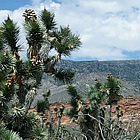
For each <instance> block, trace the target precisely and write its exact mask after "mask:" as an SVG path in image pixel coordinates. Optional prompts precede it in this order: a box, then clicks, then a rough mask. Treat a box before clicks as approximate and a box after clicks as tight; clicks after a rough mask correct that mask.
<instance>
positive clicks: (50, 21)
mask: <svg viewBox="0 0 140 140" xmlns="http://www.w3.org/2000/svg"><path fill="white" fill-rule="evenodd" d="M54 16H55V15H54V14H53V13H51V12H49V11H47V10H46V9H44V10H43V11H42V13H41V15H40V20H41V21H42V22H43V24H44V26H45V28H46V33H49V31H51V30H53V29H55V26H56V22H55V19H54Z"/></svg>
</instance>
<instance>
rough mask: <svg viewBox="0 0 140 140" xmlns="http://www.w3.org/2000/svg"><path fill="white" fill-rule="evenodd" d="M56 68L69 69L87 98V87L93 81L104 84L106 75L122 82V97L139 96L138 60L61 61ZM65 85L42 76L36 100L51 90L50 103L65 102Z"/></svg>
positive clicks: (139, 62)
mask: <svg viewBox="0 0 140 140" xmlns="http://www.w3.org/2000/svg"><path fill="white" fill-rule="evenodd" d="M56 67H57V68H58V69H60V68H63V69H70V70H72V71H73V72H75V79H74V84H75V85H76V86H77V89H78V91H79V92H80V93H81V94H82V95H83V96H84V97H86V96H87V93H88V86H91V85H94V84H95V79H96V78H97V79H99V80H100V81H102V82H104V81H105V79H106V76H107V73H112V74H113V75H114V76H119V77H120V79H121V81H122V86H123V87H122V94H123V95H124V96H131V95H132V96H140V60H122V61H70V60H62V61H61V62H59V63H58V64H57V65H56ZM66 87H67V86H66V85H63V83H62V82H58V81H55V80H54V78H53V77H52V76H49V75H46V74H44V75H43V79H42V85H41V87H40V89H39V90H38V96H37V98H41V93H44V92H46V90H47V89H48V88H49V89H50V90H51V93H52V95H51V97H50V102H58V101H67V100H68V99H69V96H68V94H67V91H66ZM37 98H36V99H37Z"/></svg>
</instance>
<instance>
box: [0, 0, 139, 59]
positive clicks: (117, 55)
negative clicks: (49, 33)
mask: <svg viewBox="0 0 140 140" xmlns="http://www.w3.org/2000/svg"><path fill="white" fill-rule="evenodd" d="M44 7H46V9H47V10H49V11H50V12H53V13H54V14H55V20H56V22H57V26H58V27H59V26H60V25H62V26H67V25H69V27H70V28H71V30H72V32H73V33H75V34H77V35H80V38H81V42H82V45H81V48H80V49H79V50H77V51H75V52H73V53H72V55H71V57H67V59H71V60H102V61H105V60H133V59H135V60H138V59H140V0H0V23H2V22H3V20H4V19H6V18H7V15H9V16H10V17H11V18H12V19H13V20H14V21H15V22H17V24H18V25H19V26H20V27H21V38H22V41H23V42H25V34H24V29H23V27H22V25H23V20H24V19H23V17H22V13H23V12H24V11H25V9H33V10H35V12H36V13H37V14H39V13H40V12H41V10H43V8H44ZM25 48H27V45H25ZM22 54H23V57H24V55H25V53H23V52H22Z"/></svg>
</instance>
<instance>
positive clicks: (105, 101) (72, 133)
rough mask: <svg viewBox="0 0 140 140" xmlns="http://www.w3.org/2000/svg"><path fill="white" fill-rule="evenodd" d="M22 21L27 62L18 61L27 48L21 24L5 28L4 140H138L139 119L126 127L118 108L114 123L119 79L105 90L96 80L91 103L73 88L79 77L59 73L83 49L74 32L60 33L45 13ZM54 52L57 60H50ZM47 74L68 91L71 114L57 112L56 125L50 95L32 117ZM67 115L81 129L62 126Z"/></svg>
mask: <svg viewBox="0 0 140 140" xmlns="http://www.w3.org/2000/svg"><path fill="white" fill-rule="evenodd" d="M23 17H24V18H25V21H24V28H25V33H26V40H27V46H28V47H27V48H28V49H27V60H26V61H24V60H22V59H21V57H20V55H19V51H20V50H21V49H22V44H21V42H20V36H19V35H20V28H19V27H18V26H17V24H16V23H15V22H14V21H13V20H12V19H11V18H10V17H9V16H8V17H7V19H6V20H4V22H3V23H2V26H1V27H0V140H22V139H24V140H60V139H61V140H76V139H77V140H82V139H83V140H92V139H93V140H94V139H95V140H112V139H119V140H122V139H124V140H125V139H126V140H127V139H133V140H136V139H139V137H140V129H139V125H133V126H134V127H132V120H133V117H134V114H132V117H131V118H130V119H129V122H128V124H127V125H124V122H122V121H121V117H122V116H123V112H122V111H121V110H120V107H119V106H117V107H116V112H117V114H116V118H115V119H113V118H112V106H113V105H114V104H116V103H117V102H118V101H119V100H120V99H121V98H122V95H121V94H120V93H121V92H120V91H121V82H120V79H119V78H118V77H116V78H115V77H113V75H112V74H108V77H107V79H106V82H104V83H103V84H102V83H101V82H100V81H99V80H98V79H96V84H95V85H94V86H92V87H90V88H89V92H88V101H86V100H85V99H84V98H83V97H82V96H81V94H80V93H78V92H77V89H76V86H73V85H72V80H73V77H74V73H73V72H71V71H70V70H68V69H67V70H64V69H59V70H58V69H56V67H55V65H56V64H57V62H58V61H60V60H61V57H62V56H69V55H70V54H71V52H72V51H74V50H76V49H79V47H80V45H81V42H80V38H79V35H75V34H73V33H72V32H71V30H70V28H69V26H67V27H62V26H60V28H58V27H56V22H55V19H54V17H55V15H54V14H53V13H51V12H49V11H47V10H46V9H45V8H44V10H43V11H42V12H41V13H40V15H39V17H37V15H36V14H35V12H34V10H31V9H29V10H25V12H24V13H23ZM51 50H55V52H56V54H54V55H50V51H51ZM43 73H46V74H49V75H52V76H54V77H55V79H57V80H60V81H62V82H63V83H64V84H68V85H69V86H68V94H69V95H70V96H71V99H70V101H69V103H70V104H71V106H72V108H71V109H70V110H65V106H64V105H61V106H59V107H58V106H55V107H54V112H55V115H56V119H57V123H54V120H53V119H52V114H51V111H50V103H49V96H50V95H51V91H50V90H49V89H48V90H47V91H46V92H45V93H43V94H42V96H43V98H44V100H42V101H38V102H37V106H36V107H37V111H36V112H30V111H29V110H30V108H31V104H32V102H33V100H34V98H35V96H36V93H37V90H38V88H39V87H40V84H41V80H42V75H43ZM46 114H47V120H45V119H46V118H45V117H46V116H45V115H46ZM63 115H69V116H70V117H71V118H72V120H73V121H74V122H75V123H78V125H79V126H80V127H79V128H74V129H73V128H72V127H70V126H67V125H62V124H61V119H62V117H63Z"/></svg>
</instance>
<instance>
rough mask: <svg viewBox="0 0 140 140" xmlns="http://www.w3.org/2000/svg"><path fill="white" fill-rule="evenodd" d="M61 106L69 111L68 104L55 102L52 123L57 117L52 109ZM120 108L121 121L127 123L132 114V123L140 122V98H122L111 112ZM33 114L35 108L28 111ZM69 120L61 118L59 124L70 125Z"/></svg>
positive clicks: (51, 107) (114, 114)
mask: <svg viewBox="0 0 140 140" xmlns="http://www.w3.org/2000/svg"><path fill="white" fill-rule="evenodd" d="M62 105H64V106H65V109H70V108H71V106H70V104H68V103H67V102H66V103H64V102H56V103H53V104H51V105H50V111H51V114H52V119H53V121H54V123H57V117H56V114H55V112H54V107H55V106H57V107H61V106H62ZM118 105H119V106H120V110H122V111H123V117H122V120H123V121H127V122H128V121H129V119H130V118H131V116H132V113H133V112H134V119H133V120H134V121H136V120H137V121H140V98H138V97H134V96H131V97H126V98H123V99H122V100H120V101H119V102H118V104H117V105H114V106H113V112H114V111H115V110H116V106H118ZM32 111H33V112H35V111H36V108H34V109H30V110H29V112H32ZM47 114H48V113H47V111H46V112H45V116H46V118H45V119H44V121H47V118H48V115H47ZM112 116H113V117H115V116H116V113H112ZM71 123H72V122H71V119H70V117H67V116H64V115H63V116H62V118H61V124H68V125H69V124H71Z"/></svg>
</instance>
